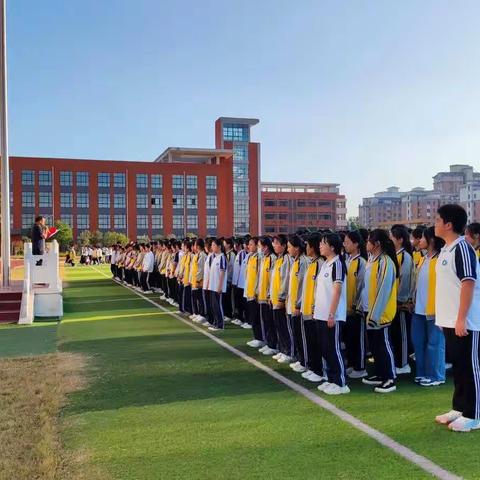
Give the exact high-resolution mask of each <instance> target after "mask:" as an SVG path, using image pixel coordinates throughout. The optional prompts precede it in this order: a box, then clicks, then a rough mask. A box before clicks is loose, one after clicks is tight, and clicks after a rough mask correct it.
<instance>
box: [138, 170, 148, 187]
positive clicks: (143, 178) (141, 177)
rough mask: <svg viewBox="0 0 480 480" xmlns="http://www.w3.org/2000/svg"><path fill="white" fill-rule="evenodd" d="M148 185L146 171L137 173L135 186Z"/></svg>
mask: <svg viewBox="0 0 480 480" xmlns="http://www.w3.org/2000/svg"><path fill="white" fill-rule="evenodd" d="M147 187H148V175H147V174H146V173H137V188H147Z"/></svg>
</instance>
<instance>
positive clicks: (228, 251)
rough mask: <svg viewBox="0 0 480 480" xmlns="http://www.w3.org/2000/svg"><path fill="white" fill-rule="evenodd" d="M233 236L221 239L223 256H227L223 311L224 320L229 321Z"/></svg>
mask: <svg viewBox="0 0 480 480" xmlns="http://www.w3.org/2000/svg"><path fill="white" fill-rule="evenodd" d="M233 247H234V244H233V238H226V239H224V240H223V248H224V249H225V257H226V258H227V291H226V292H225V295H223V299H222V301H223V313H224V315H225V316H224V322H225V323H230V322H231V321H232V320H233V291H232V282H233V270H234V266H235V258H236V255H235V250H234V248H233Z"/></svg>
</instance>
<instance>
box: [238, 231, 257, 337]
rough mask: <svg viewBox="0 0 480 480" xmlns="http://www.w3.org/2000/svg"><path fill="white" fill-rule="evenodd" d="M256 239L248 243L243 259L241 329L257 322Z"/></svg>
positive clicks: (251, 239) (253, 238)
mask: <svg viewBox="0 0 480 480" xmlns="http://www.w3.org/2000/svg"><path fill="white" fill-rule="evenodd" d="M257 245H258V237H252V238H250V240H249V241H248V254H247V256H246V257H245V259H244V263H246V265H245V288H244V290H243V296H244V298H245V302H246V303H245V323H243V325H242V328H247V329H248V328H253V327H252V326H253V325H254V324H256V322H257V316H258V307H257V292H256V288H257V275H258V266H259V265H258V252H257Z"/></svg>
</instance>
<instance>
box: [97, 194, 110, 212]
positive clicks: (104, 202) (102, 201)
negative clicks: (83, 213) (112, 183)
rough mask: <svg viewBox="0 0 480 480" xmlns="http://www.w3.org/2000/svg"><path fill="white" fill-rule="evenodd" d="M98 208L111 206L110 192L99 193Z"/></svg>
mask: <svg viewBox="0 0 480 480" xmlns="http://www.w3.org/2000/svg"><path fill="white" fill-rule="evenodd" d="M98 208H110V194H109V193H99V194H98Z"/></svg>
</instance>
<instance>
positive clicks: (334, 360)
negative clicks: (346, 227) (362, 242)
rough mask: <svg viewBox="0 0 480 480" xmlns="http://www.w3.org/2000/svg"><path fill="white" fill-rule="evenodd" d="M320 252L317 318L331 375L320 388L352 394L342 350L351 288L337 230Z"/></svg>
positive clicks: (319, 333) (316, 303)
mask: <svg viewBox="0 0 480 480" xmlns="http://www.w3.org/2000/svg"><path fill="white" fill-rule="evenodd" d="M320 254H321V255H322V257H324V258H325V262H324V263H323V265H322V267H321V269H320V272H319V275H318V279H317V284H316V288H315V309H314V311H313V318H314V320H315V327H316V329H317V335H318V338H319V342H320V351H321V352H322V356H323V358H324V359H325V363H326V367H327V371H326V373H327V378H328V380H326V381H324V382H323V383H321V384H320V385H319V386H318V390H320V391H321V392H323V393H326V394H327V395H342V394H346V393H350V389H349V388H348V386H347V384H346V377H345V366H344V363H343V357H342V353H341V351H340V336H341V329H342V325H344V323H345V321H346V319H347V288H346V282H345V273H346V267H345V261H344V259H343V254H342V240H341V238H340V236H339V235H337V234H336V233H327V234H325V235H324V236H323V238H322V240H321V242H320Z"/></svg>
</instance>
